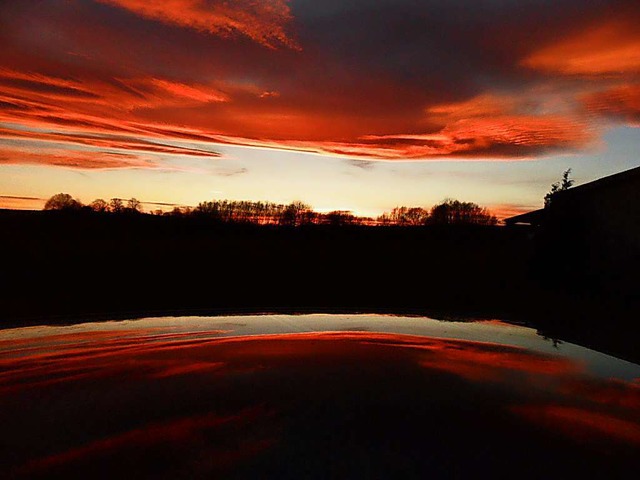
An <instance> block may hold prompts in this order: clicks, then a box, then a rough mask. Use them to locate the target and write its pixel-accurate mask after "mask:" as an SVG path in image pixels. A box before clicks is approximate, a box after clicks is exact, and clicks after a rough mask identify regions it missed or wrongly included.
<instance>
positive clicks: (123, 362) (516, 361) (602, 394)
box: [0, 328, 640, 472]
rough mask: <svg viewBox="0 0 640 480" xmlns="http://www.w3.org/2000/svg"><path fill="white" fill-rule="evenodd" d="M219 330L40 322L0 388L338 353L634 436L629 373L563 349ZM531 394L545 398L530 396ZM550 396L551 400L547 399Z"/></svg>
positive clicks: (101, 449)
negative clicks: (606, 371)
mask: <svg viewBox="0 0 640 480" xmlns="http://www.w3.org/2000/svg"><path fill="white" fill-rule="evenodd" d="M221 333H223V332H222V331H211V332H206V331H203V332H195V333H175V332H170V331H166V330H162V329H157V328H152V329H147V330H124V329H123V330H121V331H115V330H114V331H103V332H100V331H93V332H77V333H70V334H60V333H56V334H54V335H46V334H42V333H40V336H38V337H32V338H28V337H26V336H24V337H22V338H19V339H17V340H5V341H2V343H0V369H1V370H2V372H3V373H2V374H0V392H2V395H3V398H5V399H10V398H18V396H19V395H21V393H28V395H26V396H25V398H27V397H28V398H40V397H41V395H45V396H46V395H48V394H51V393H52V392H65V391H69V390H70V391H85V389H91V388H95V386H96V385H101V386H102V387H104V388H107V389H115V391H117V389H118V388H125V389H127V388H133V389H139V388H142V387H141V386H144V385H146V384H149V382H151V383H153V384H162V385H165V386H164V387H163V390H164V389H166V391H171V388H172V385H174V386H175V385H180V383H172V382H180V381H181V380H182V379H183V378H189V379H191V380H190V381H195V382H196V384H198V383H201V382H204V383H211V382H213V381H216V382H221V383H220V385H224V384H225V382H226V381H227V380H228V381H231V380H233V379H234V378H239V374H242V375H240V377H242V378H245V379H248V378H250V377H245V375H256V376H261V375H265V374H266V375H267V376H266V377H264V378H269V372H270V371H271V372H280V373H283V372H289V374H291V375H294V376H295V375H296V372H298V373H300V372H306V373H309V374H311V375H313V374H315V373H316V372H318V373H321V372H323V368H325V367H327V368H329V369H331V368H336V366H338V365H346V366H348V367H349V368H352V367H355V368H356V369H357V368H364V369H367V371H369V369H370V371H371V372H373V373H375V372H376V370H377V369H379V368H381V369H383V370H387V371H388V369H389V368H391V369H397V370H398V371H399V372H402V371H403V369H408V370H407V371H414V372H415V371H419V372H422V373H423V374H424V375H427V376H431V375H434V374H435V375H438V376H439V375H441V374H444V375H452V376H453V377H455V378H459V379H462V380H464V381H465V382H468V383H469V384H477V385H479V386H481V387H482V388H487V387H488V386H489V385H491V386H494V387H498V388H499V389H500V388H506V389H507V390H508V391H509V392H511V393H512V394H513V395H515V396H514V397H511V396H510V397H509V398H510V400H508V403H507V404H505V405H504V407H506V408H510V409H511V410H512V411H513V412H515V413H516V414H517V415H518V416H521V417H523V418H525V419H527V420H529V421H533V422H535V423H536V424H537V425H542V426H544V427H549V428H550V429H551V430H556V429H558V428H561V429H562V431H563V433H564V434H566V435H569V436H570V437H571V438H575V439H576V440H581V438H594V439H598V438H609V439H615V440H619V441H623V442H627V443H632V444H639V443H640V434H639V433H638V432H639V430H638V422H639V421H640V401H639V398H640V396H639V394H638V391H639V390H638V387H637V385H633V384H627V383H625V382H622V381H615V382H612V381H607V380H597V381H596V380H595V379H591V378H589V377H588V376H585V375H584V374H583V371H582V368H581V367H580V366H579V365H576V364H574V363H572V362H571V361H569V360H568V359H563V358H559V357H556V356H546V355H542V354H538V353H534V352H530V351H527V350H525V349H522V348H516V347H510V346H504V345H496V344H491V343H479V342H472V341H460V340H449V339H436V338H429V337H421V336H413V335H401V334H388V333H371V332H353V331H349V332H322V333H299V334H270V335H255V336H245V337H220V336H218V335H219V334H221ZM329 371H331V370H329ZM276 377H277V376H276ZM255 378H256V379H257V378H258V377H255ZM260 378H263V377H260ZM277 378H280V377H277ZM244 381H246V380H243V382H244ZM127 385H128V387H127ZM72 387H73V388H72ZM275 388H278V387H275ZM47 392H49V393H47ZM520 397H522V398H523V399H524V400H523V399H520ZM532 399H533V402H534V403H531V402H532ZM535 399H539V400H541V402H542V403H540V404H536V403H535V402H536V400H535ZM548 399H552V400H548ZM558 399H559V400H560V402H559V404H558V405H555V404H548V403H547V401H557V400H558ZM519 402H522V403H521V404H520V403H519ZM560 404H561V405H560ZM520 405H524V406H520ZM500 408H502V405H501V407H500ZM258 417H260V416H259V415H258ZM258 417H255V419H254V420H248V419H247V418H248V417H247V418H245V416H244V414H243V415H239V416H238V417H233V418H227V417H224V418H221V417H219V416H215V415H212V414H206V415H202V416H197V417H193V418H191V417H190V418H182V419H178V420H175V419H173V420H168V421H167V422H166V423H151V424H150V425H149V426H144V427H140V428H136V429H134V430H129V431H125V432H122V433H118V434H115V435H113V436H111V437H108V438H102V439H100V440H95V441H92V442H91V443H88V444H87V445H84V446H77V447H73V448H70V449H68V450H66V451H63V452H61V453H55V454H50V455H49V456H45V457H44V458H40V459H38V460H35V461H32V462H31V463H29V464H28V465H27V466H26V467H25V470H24V472H44V471H47V470H49V469H54V470H55V468H58V467H60V468H64V467H65V466H67V465H75V464H76V463H77V462H93V461H94V460H96V459H98V460H99V459H101V458H107V456H109V455H116V454H117V455H120V454H121V453H120V452H123V451H133V450H135V449H141V450H142V451H145V450H146V449H150V448H151V449H154V448H156V447H157V448H165V447H163V445H165V446H166V445H182V447H180V448H183V447H184V448H187V449H189V448H190V445H191V443H190V442H196V443H197V442H198V438H199V437H200V434H201V433H203V432H206V431H207V430H210V429H214V430H215V429H218V428H223V427H224V425H228V428H229V429H230V430H231V431H236V432H237V427H238V425H240V424H242V425H245V424H247V422H251V423H252V424H253V423H255V422H256V421H258ZM252 418H253V417H252ZM260 418H261V417H260ZM558 424H560V427H559V425H558ZM225 428H226V427H225ZM236 434H237V433H236ZM272 443H273V440H272V439H271V438H264V439H261V440H259V441H257V442H254V443H250V444H248V445H247V446H246V448H245V446H244V445H243V447H242V448H241V449H240V450H238V451H233V452H231V453H228V452H227V453H228V455H227V453H225V452H222V453H221V454H220V455H216V456H215V458H216V459H220V458H228V459H229V460H228V461H229V462H233V461H234V460H236V459H239V458H244V457H243V456H244V455H249V456H250V455H253V452H259V451H261V450H263V449H265V448H267V447H268V446H269V445H272ZM132 455H133V454H132ZM216 461H217V460H216ZM225 461H227V460H225ZM216 468H218V467H216Z"/></svg>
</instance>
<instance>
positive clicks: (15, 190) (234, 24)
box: [0, 0, 640, 217]
mask: <svg viewBox="0 0 640 480" xmlns="http://www.w3.org/2000/svg"><path fill="white" fill-rule="evenodd" d="M628 3H629V2H624V1H614V2H613V3H611V2H609V3H607V4H606V5H600V4H599V3H598V2H595V3H594V4H590V5H584V2H580V1H578V0H563V1H561V2H554V3H553V5H550V6H548V8H544V9H540V8H535V6H530V5H522V4H516V3H514V4H504V3H503V2H496V3H492V2H489V3H488V4H487V5H486V6H485V8H484V9H482V10H478V9H477V8H474V5H475V3H474V2H471V1H469V5H468V7H469V8H465V9H460V8H457V7H455V8H454V6H451V5H448V4H443V5H439V6H437V5H431V4H427V5H416V4H415V2H411V1H409V0H385V1H383V2H380V3H379V5H377V6H376V8H375V9H372V7H371V6H370V5H368V4H367V3H366V2H360V1H358V0H351V1H348V2H345V1H342V0H341V1H338V0H327V1H324V2H315V3H314V2H306V1H303V0H258V1H248V0H247V1H244V0H243V1H240V2H233V4H232V5H231V4H229V5H228V4H227V3H225V2H219V1H217V0H195V1H193V0H188V1H187V0H173V1H172V2H169V3H166V2H165V3H162V5H151V4H149V3H148V2H144V1H141V0H99V1H98V0H82V1H78V2H72V3H63V4H61V3H60V2H55V1H53V0H46V1H39V2H33V1H30V0H26V1H24V2H8V3H4V4H2V5H0V41H2V45H3V49H2V51H1V52H0V208H37V206H38V202H41V204H42V205H43V204H44V201H45V200H46V199H47V198H49V197H50V196H52V195H53V194H55V193H59V192H66V193H69V194H71V195H73V196H75V197H78V198H80V199H81V200H82V201H83V202H85V203H89V202H91V201H92V200H93V199H95V198H104V199H109V198H113V197H120V198H131V197H136V198H138V199H141V200H143V201H145V202H157V203H162V204H168V205H167V207H170V206H171V205H185V206H195V205H197V204H198V203H199V202H202V201H207V200H212V199H229V200H253V201H258V200H263V201H271V202H276V203H289V202H291V201H294V200H299V201H302V202H304V203H307V204H310V205H311V206H312V207H313V208H314V209H315V210H317V211H331V210H349V211H352V212H353V213H355V214H357V215H361V216H377V215H379V214H381V213H383V212H385V211H389V210H391V209H392V208H394V207H396V206H401V205H405V206H420V207H425V208H430V207H431V206H432V205H434V204H437V203H439V202H440V201H442V200H443V199H445V198H456V199H459V200H461V201H471V202H474V203H478V204H480V205H482V206H485V207H487V208H489V209H490V210H491V211H493V212H494V213H495V214H496V215H497V216H498V217H504V216H509V215H513V214H517V213H521V212H524V211H528V210H531V209H535V208H539V207H540V206H542V201H543V200H542V199H543V197H544V194H545V193H546V192H547V191H548V190H549V187H550V184H551V183H553V182H555V181H557V180H558V179H559V178H560V176H561V174H562V172H563V171H564V170H566V169H567V168H572V171H573V175H574V178H575V180H576V183H577V184H580V183H584V182H587V181H591V180H595V179H597V178H600V177H602V176H606V175H609V174H613V173H616V172H619V171H622V170H627V169H629V168H633V167H635V166H637V165H638V164H639V163H640V162H639V160H638V158H637V151H638V147H639V146H640V130H639V129H638V126H640V49H638V48H637V47H638V45H640V31H639V30H638V29H637V27H636V25H637V24H639V23H640V6H636V5H628ZM489 19H490V20H489ZM51 32H55V34H53V33H51ZM398 32H403V33H402V35H399V34H398ZM487 32H491V35H488V34H487ZM38 199H40V200H38ZM145 207H146V209H147V210H150V209H152V207H151V206H145Z"/></svg>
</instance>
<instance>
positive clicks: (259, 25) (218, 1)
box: [100, 0, 299, 49]
mask: <svg viewBox="0 0 640 480" xmlns="http://www.w3.org/2000/svg"><path fill="white" fill-rule="evenodd" d="M100 1H101V2H103V3H108V4H111V5H115V6H118V7H121V8H125V9H127V10H129V11H131V12H134V13H136V14H138V15H141V16H143V17H146V18H150V19H153V20H158V21H161V22H163V23H168V24H174V25H179V26H182V27H188V28H194V29H196V30H200V31H202V32H208V33H212V34H214V35H220V36H222V37H227V36H230V35H232V34H240V35H244V36H246V37H248V38H250V39H252V40H253V41H255V42H257V43H259V44H261V45H264V46H265V47H268V48H276V47H279V46H285V47H289V48H294V49H298V48H299V47H298V45H297V43H296V42H295V40H293V39H292V38H291V37H290V36H289V35H288V34H287V32H286V30H285V26H286V25H287V23H289V22H290V21H291V19H292V17H291V11H290V9H289V6H288V5H287V3H288V2H287V0H235V1H233V2H227V1H222V0H163V1H162V2H149V1H147V0H100Z"/></svg>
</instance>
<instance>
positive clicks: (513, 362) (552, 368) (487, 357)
mask: <svg viewBox="0 0 640 480" xmlns="http://www.w3.org/2000/svg"><path fill="white" fill-rule="evenodd" d="M420 365H422V366H423V367H426V368H433V369H437V370H443V371H446V372H450V373H454V374H456V375H459V376H461V377H464V378H467V379H469V380H474V381H479V382H483V381H496V380H498V381H499V380H501V379H502V378H503V376H504V375H505V373H508V372H513V371H517V372H522V373H526V374H530V375H542V376H549V377H561V376H563V375H569V374H575V373H578V372H579V371H580V368H579V367H578V366H576V365H575V364H573V363H571V362H569V361H567V360H562V359H558V358H553V357H545V356H537V355H533V354H531V353H529V352H524V351H522V352H519V351H517V350H513V349H505V350H504V351H501V350H500V349H495V350H494V349H467V348H465V346H462V347H461V348H447V349H444V350H442V351H441V352H439V354H438V355H437V357H436V358H433V359H431V358H427V359H425V360H422V361H421V362H420Z"/></svg>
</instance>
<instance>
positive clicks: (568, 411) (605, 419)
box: [513, 405, 640, 446]
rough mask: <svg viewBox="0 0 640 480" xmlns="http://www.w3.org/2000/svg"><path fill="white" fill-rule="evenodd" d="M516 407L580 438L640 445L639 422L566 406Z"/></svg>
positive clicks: (541, 422) (526, 415) (528, 416)
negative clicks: (612, 440)
mask: <svg viewBox="0 0 640 480" xmlns="http://www.w3.org/2000/svg"><path fill="white" fill-rule="evenodd" d="M513 410H514V412H515V413H517V414H519V415H521V416H523V417H524V418H526V419H528V420H530V421H532V422H533V423H535V424H536V425H544V426H548V427H549V428H551V429H554V430H558V431H560V432H562V433H564V434H565V435H567V436H569V437H571V438H573V439H575V440H577V441H591V440H597V439H605V438H606V439H614V440H617V441H620V442H625V443H631V444H634V445H638V446H640V425H639V424H638V422H637V421H629V420H623V419H620V418H617V417H615V416H613V415H611V414H608V413H601V412H596V411H592V410H588V409H585V408H576V407H568V406H562V405H542V406H522V407H515V408H514V409H513Z"/></svg>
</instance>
